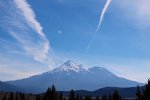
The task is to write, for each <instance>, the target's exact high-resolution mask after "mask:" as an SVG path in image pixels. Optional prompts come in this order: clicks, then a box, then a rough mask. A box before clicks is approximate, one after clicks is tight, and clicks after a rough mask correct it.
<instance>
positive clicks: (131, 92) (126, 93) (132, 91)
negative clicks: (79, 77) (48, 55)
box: [59, 86, 145, 97]
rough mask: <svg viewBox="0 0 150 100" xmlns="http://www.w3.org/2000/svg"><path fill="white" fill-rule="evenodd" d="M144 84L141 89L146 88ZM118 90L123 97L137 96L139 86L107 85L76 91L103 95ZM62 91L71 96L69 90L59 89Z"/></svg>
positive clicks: (85, 94) (77, 92)
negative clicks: (93, 89) (121, 86)
mask: <svg viewBox="0 0 150 100" xmlns="http://www.w3.org/2000/svg"><path fill="white" fill-rule="evenodd" d="M144 88H145V87H144V86H142V87H140V90H141V91H143V90H144ZM115 90H117V91H118V92H119V94H120V96H121V97H135V96H136V92H137V87H128V88H119V87H105V88H101V89H98V90H95V91H86V90H77V91H75V93H76V94H79V95H82V96H87V95H90V96H95V97H96V96H103V95H109V94H113V93H114V91H115ZM59 92H60V93H63V94H64V95H65V96H69V94H70V92H68V91H59Z"/></svg>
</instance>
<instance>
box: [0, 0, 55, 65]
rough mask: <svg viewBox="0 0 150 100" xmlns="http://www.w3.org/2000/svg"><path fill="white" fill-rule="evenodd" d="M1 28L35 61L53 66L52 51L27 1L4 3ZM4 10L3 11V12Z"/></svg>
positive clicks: (2, 5)
mask: <svg viewBox="0 0 150 100" xmlns="http://www.w3.org/2000/svg"><path fill="white" fill-rule="evenodd" d="M0 9H1V10H0V11H1V12H3V13H2V15H3V16H1V17H0V19H2V20H1V21H0V27H1V28H3V29H4V30H5V31H7V32H8V33H9V34H10V35H11V36H13V37H14V38H15V39H16V40H17V42H18V43H19V44H20V47H21V48H22V49H23V50H24V51H25V52H26V54H27V55H28V56H31V57H32V58H33V59H34V60H35V61H38V62H41V63H46V64H48V65H49V66H51V67H52V66H53V64H54V62H53V61H52V57H50V56H51V54H52V49H51V47H50V44H49V41H48V39H47V37H46V35H45V34H44V32H43V27H42V26H41V25H40V23H39V22H38V21H37V19H36V14H35V13H34V11H33V10H32V8H31V6H30V5H29V4H28V2H27V1H26V0H13V1H7V2H6V1H4V0H3V1H2V2H1V5H0ZM2 10H3V11H2Z"/></svg>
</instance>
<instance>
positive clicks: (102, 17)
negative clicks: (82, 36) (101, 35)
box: [87, 0, 111, 52]
mask: <svg viewBox="0 0 150 100" xmlns="http://www.w3.org/2000/svg"><path fill="white" fill-rule="evenodd" d="M110 3H111V0H107V1H106V4H105V6H104V8H103V10H102V13H101V16H100V19H99V23H98V26H97V29H96V30H95V32H94V35H93V37H92V39H91V41H90V43H89V44H88V46H87V52H88V51H89V49H90V47H91V45H92V44H93V41H94V40H95V36H96V34H97V32H98V30H99V29H100V27H101V24H102V22H103V19H104V15H105V13H106V11H107V9H108V7H109V5H110Z"/></svg>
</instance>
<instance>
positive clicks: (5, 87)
mask: <svg viewBox="0 0 150 100" xmlns="http://www.w3.org/2000/svg"><path fill="white" fill-rule="evenodd" d="M19 90H21V89H20V88H18V87H16V86H13V85H11V84H8V83H5V82H2V81H0V91H3V92H13V91H14V92H16V91H19Z"/></svg>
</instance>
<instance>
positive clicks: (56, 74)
mask: <svg viewBox="0 0 150 100" xmlns="http://www.w3.org/2000/svg"><path fill="white" fill-rule="evenodd" d="M8 83H9V84H12V85H14V86H19V87H20V88H23V89H24V90H25V89H26V91H27V92H34V93H37V92H43V91H45V90H46V89H47V88H48V87H49V86H51V85H53V84H54V85H55V86H56V87H57V90H61V91H68V90H71V89H75V90H96V89H99V88H102V87H108V86H109V87H134V86H137V85H142V84H141V83H138V82H135V81H131V80H127V79H125V78H120V77H118V76H116V75H114V74H113V73H111V72H110V71H108V70H107V69H105V68H102V67H92V68H87V67H85V66H83V65H78V64H75V63H74V62H72V61H67V62H65V63H64V64H62V65H61V66H60V67H58V68H56V69H54V70H52V71H48V72H45V73H43V74H40V75H35V76H32V77H29V78H26V79H22V80H16V81H9V82H8Z"/></svg>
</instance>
